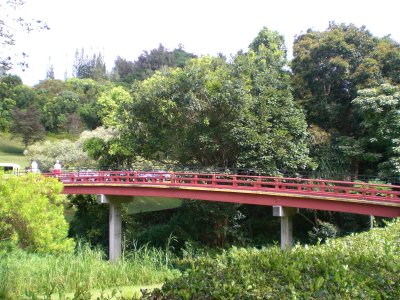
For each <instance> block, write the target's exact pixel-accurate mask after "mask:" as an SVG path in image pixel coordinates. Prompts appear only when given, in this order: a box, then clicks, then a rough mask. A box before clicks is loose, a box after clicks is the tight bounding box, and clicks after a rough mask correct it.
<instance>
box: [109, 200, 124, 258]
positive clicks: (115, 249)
mask: <svg viewBox="0 0 400 300" xmlns="http://www.w3.org/2000/svg"><path fill="white" fill-rule="evenodd" d="M108 224H109V235H110V237H109V259H110V261H111V262H116V261H117V260H118V259H119V258H120V256H121V249H122V246H121V245H122V240H121V231H122V229H121V228H122V226H121V224H122V223H121V203H118V202H116V201H112V200H111V201H110V214H109V223H108Z"/></svg>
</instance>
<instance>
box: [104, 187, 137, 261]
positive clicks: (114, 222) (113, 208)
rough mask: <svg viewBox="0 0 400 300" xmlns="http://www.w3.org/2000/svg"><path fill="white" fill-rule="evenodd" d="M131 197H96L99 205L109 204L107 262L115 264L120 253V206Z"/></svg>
mask: <svg viewBox="0 0 400 300" xmlns="http://www.w3.org/2000/svg"><path fill="white" fill-rule="evenodd" d="M131 200H132V197H123V196H110V195H97V202H98V203H99V204H109V205H110V212H109V218H108V220H109V224H108V228H109V260H110V262H116V261H117V260H118V259H119V258H120V257H121V253H122V238H121V237H122V222H121V206H122V203H124V202H129V201H131Z"/></svg>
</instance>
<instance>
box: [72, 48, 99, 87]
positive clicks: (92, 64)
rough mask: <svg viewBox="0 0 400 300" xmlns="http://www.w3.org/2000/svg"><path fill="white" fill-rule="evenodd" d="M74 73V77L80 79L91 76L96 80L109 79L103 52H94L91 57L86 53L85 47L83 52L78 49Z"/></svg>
mask: <svg viewBox="0 0 400 300" xmlns="http://www.w3.org/2000/svg"><path fill="white" fill-rule="evenodd" d="M72 73H73V75H74V77H76V78H80V79H85V78H91V79H94V80H96V81H102V80H105V79H107V70H106V64H105V62H104V57H103V55H102V54H101V53H99V54H93V56H92V57H91V58H90V57H89V56H88V55H87V54H85V50H84V49H82V50H81V52H79V51H78V50H76V52H75V61H74V65H73V72H72Z"/></svg>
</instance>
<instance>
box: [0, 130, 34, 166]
mask: <svg viewBox="0 0 400 300" xmlns="http://www.w3.org/2000/svg"><path fill="white" fill-rule="evenodd" d="M24 149H25V147H24V144H23V143H22V141H21V138H18V137H15V138H13V136H12V134H10V133H0V162H3V163H17V164H19V165H20V166H21V168H22V169H23V168H25V167H28V166H29V161H28V160H27V159H26V158H25V156H24Z"/></svg>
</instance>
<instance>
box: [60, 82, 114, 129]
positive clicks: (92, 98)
mask: <svg viewBox="0 0 400 300" xmlns="http://www.w3.org/2000/svg"><path fill="white" fill-rule="evenodd" d="M65 83H66V89H68V90H70V91H72V92H74V93H76V94H77V95H78V96H79V100H80V101H79V105H78V109H77V112H78V114H79V117H80V118H81V120H82V121H83V122H84V123H85V125H86V128H88V129H92V130H93V129H95V128H97V127H98V126H101V125H102V120H101V118H100V113H99V112H100V110H101V106H100V104H99V101H98V98H99V97H100V95H101V93H102V92H103V91H104V90H106V89H107V88H108V85H107V84H101V83H99V82H97V81H95V80H94V79H91V78H87V79H79V78H70V79H67V80H66V82H65Z"/></svg>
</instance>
